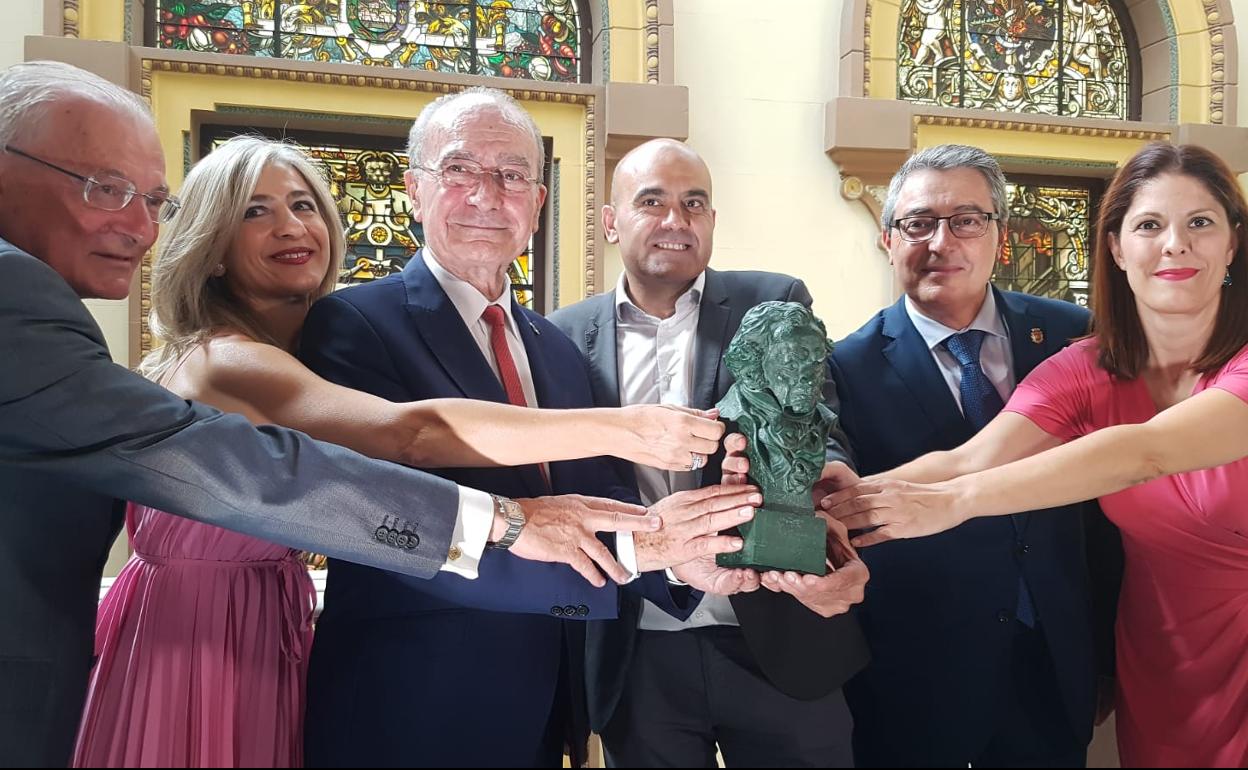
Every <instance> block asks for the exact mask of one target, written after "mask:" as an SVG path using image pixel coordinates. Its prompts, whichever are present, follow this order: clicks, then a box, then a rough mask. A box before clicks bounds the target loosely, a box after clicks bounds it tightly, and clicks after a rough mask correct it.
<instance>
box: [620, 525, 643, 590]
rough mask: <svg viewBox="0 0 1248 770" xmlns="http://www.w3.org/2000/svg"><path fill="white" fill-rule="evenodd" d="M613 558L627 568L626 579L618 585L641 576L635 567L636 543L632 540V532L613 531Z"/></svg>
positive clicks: (625, 583)
mask: <svg viewBox="0 0 1248 770" xmlns="http://www.w3.org/2000/svg"><path fill="white" fill-rule="evenodd" d="M615 560H616V561H618V562H619V563H620V566H621V567H623V568H624V569H626V570H628V580H625V581H624V582H623V583H620V585H627V584H629V583H631V582H633V581H634V580H636V579H637V578H639V577H641V571H640V570H638V569H637V544H636V543H635V542H633V533H632V532H616V533H615Z"/></svg>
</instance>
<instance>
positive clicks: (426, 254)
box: [422, 248, 537, 579]
mask: <svg viewBox="0 0 1248 770" xmlns="http://www.w3.org/2000/svg"><path fill="white" fill-rule="evenodd" d="M422 254H423V258H424V260H425V265H426V266H427V267H428V268H429V272H431V273H433V278H434V280H436V281H437V282H438V285H439V286H441V287H442V291H444V292H446V296H447V297H449V298H450V300H451V304H452V305H454V306H455V309H456V310H458V311H459V315H460V317H461V318H463V320H464V326H466V327H467V328H468V331H469V332H470V333H471V334H472V338H473V340H475V341H476V343H477V347H478V348H480V350H481V355H482V356H484V357H485V360H486V361H488V362H489V364H490V368H491V369H492V370H493V371H494V376H495V377H497V376H498V362H497V361H495V360H494V351H493V349H492V348H491V347H490V327H489V324H487V323H486V322H485V319H483V318H482V317H481V316H482V314H483V313H485V309H486V307H488V306H490V305H498V306H499V307H501V308H502V309H503V314H504V316H505V318H506V319H507V324H506V332H507V347H508V348H509V349H510V350H511V357H512V359H514V360H515V362H516V371H517V372H518V373H519V375H520V384H521V387H522V388H523V390H524V398H525V400H526V401H527V402H528V404H529V406H535V405H536V404H537V391H536V390H535V389H534V387H533V371H532V369H530V368H529V356H528V354H527V353H525V350H524V341H523V340H521V339H520V331H519V329H518V328H517V327H516V319H515V317H514V316H512V314H511V281H510V280H509V279H507V278H506V276H504V278H503V281H504V284H503V292H502V294H500V295H499V296H498V297H497V298H496V299H494V300H493V301H491V300H487V299H486V298H485V297H484V296H483V295H482V294H481V292H479V291H477V290H476V288H475V287H473V285H472V284H470V283H468V282H467V281H464V280H461V279H459V278H456V277H455V276H453V275H451V274H450V273H448V272H447V271H446V268H444V267H442V265H440V264H438V260H437V258H436V257H435V256H434V255H433V252H431V251H430V250H429V249H428V248H426V249H424V250H423V251H422ZM499 381H500V382H501V381H502V380H501V378H500V380H499ZM493 526H494V500H493V499H492V498H491V497H490V496H489V495H488V494H486V493H485V492H481V491H479V490H476V489H470V488H468V487H463V486H461V487H460V488H459V518H458V519H457V520H456V522H455V531H454V532H453V533H452V534H451V553H452V554H455V553H457V552H458V554H459V555H458V558H452V559H448V560H447V563H446V564H444V565H443V566H442V569H443V570H446V571H447V572H453V573H455V574H457V575H460V576H462V577H466V578H468V579H475V578H476V577H477V570H478V568H479V566H480V563H481V555H482V554H483V553H484V552H485V545H486V542H487V541H488V540H489V537H490V530H491V529H492V528H493Z"/></svg>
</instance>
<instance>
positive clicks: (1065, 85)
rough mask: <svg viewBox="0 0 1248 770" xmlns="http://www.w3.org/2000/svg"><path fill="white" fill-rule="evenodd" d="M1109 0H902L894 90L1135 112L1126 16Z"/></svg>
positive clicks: (968, 102) (978, 102)
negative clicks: (895, 86) (895, 85)
mask: <svg viewBox="0 0 1248 770" xmlns="http://www.w3.org/2000/svg"><path fill="white" fill-rule="evenodd" d="M1125 18H1126V17H1125V16H1121V15H1120V13H1119V9H1118V8H1117V7H1116V3H1114V2H1112V1H1111V0H902V2H901V12H900V17H899V22H898V23H899V29H898V45H897V97H898V98H899V99H904V100H906V101H910V102H918V103H922V104H935V105H940V106H944V107H965V108H973V109H991V110H1008V111H1013V112H1030V113H1042V114H1047V115H1068V116H1074V117H1086V118H1117V119H1120V120H1125V119H1129V118H1133V117H1135V115H1134V113H1135V112H1136V111H1137V110H1136V109H1135V107H1134V105H1133V102H1136V101H1138V99H1135V98H1133V94H1132V87H1131V78H1132V71H1133V69H1135V68H1134V67H1133V65H1132V60H1133V57H1135V56H1136V52H1135V51H1134V48H1133V46H1132V45H1131V43H1130V42H1129V40H1130V35H1131V32H1130V26H1129V24H1130V22H1129V20H1128V21H1126V22H1125V23H1124V19H1125Z"/></svg>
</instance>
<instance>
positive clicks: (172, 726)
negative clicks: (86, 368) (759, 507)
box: [74, 137, 746, 767]
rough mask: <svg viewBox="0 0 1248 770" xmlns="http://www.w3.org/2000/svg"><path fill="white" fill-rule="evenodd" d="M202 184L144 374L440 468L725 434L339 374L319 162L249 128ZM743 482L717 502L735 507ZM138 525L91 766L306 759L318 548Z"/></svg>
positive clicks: (103, 652) (689, 444)
mask: <svg viewBox="0 0 1248 770" xmlns="http://www.w3.org/2000/svg"><path fill="white" fill-rule="evenodd" d="M485 183H486V184H492V181H491V180H489V179H486V180H485ZM183 196H184V208H183V209H182V211H181V212H179V214H178V216H177V218H175V219H174V220H173V222H172V223H171V224H170V225H169V229H170V232H171V234H172V235H171V236H170V237H169V238H168V239H167V240H166V242H165V243H163V244H162V246H161V250H160V254H159V256H158V258H157V261H156V266H155V270H154V275H153V287H152V293H153V302H154V310H153V320H154V324H153V326H154V328H155V329H156V330H157V332H158V333H159V334H160V335H161V336H162V337H163V338H164V340H165V345H164V346H163V347H162V348H161V349H160V350H158V351H156V352H154V353H152V354H151V355H149V356H148V358H147V359H145V360H144V362H143V366H142V371H143V372H144V373H145V374H146V375H148V376H149V377H151V378H152V379H154V380H157V381H158V382H160V383H161V384H163V385H164V386H166V387H168V388H169V389H170V390H172V391H174V392H176V393H179V394H180V395H182V396H184V397H186V398H189V399H195V400H198V401H202V402H205V403H207V404H210V405H212V406H216V407H218V408H219V409H221V410H223V411H228V412H236V413H240V414H243V415H245V416H247V417H248V418H249V419H251V420H252V421H253V422H255V423H257V424H263V423H271V424H280V425H286V426H289V427H293V428H297V429H299V430H303V431H305V432H307V433H309V434H311V435H313V436H315V437H317V438H320V439H324V440H328V441H333V442H335V443H339V444H343V445H345V446H349V447H351V448H353V449H355V450H357V451H360V452H363V453H365V454H369V455H372V456H374V457H381V458H386V459H390V460H395V461H397V462H403V463H406V464H408V465H415V466H421V467H446V466H482V465H522V464H529V463H538V462H555V461H558V460H567V459H575V458H580V457H595V456H598V455H614V456H617V457H622V458H625V459H628V460H630V461H632V462H640V463H643V464H647V465H652V466H656V467H662V468H667V469H669V470H687V469H688V466H689V462H690V457H691V453H698V454H706V453H710V452H714V451H715V450H716V447H717V439H718V438H719V436H720V435H721V433H722V432H723V428H722V426H721V425H720V424H719V423H718V422H716V421H715V420H713V419H707V417H706V416H702V415H696V414H689V413H687V412H685V411H682V410H677V409H672V408H667V407H662V406H637V407H628V408H626V409H575V410H537V409H525V408H520V407H514V406H510V405H504V404H495V403H489V402H483V401H466V400H459V399H443V400H430V401H424V402H420V403H411V404H396V403H391V402H389V401H385V400H383V399H380V398H376V397H374V396H371V395H368V394H364V393H359V392H356V391H352V390H349V389H347V388H342V387H339V386H337V385H333V384H331V383H328V382H326V381H324V380H322V379H320V378H319V377H317V376H316V375H315V374H313V373H312V372H310V371H309V370H307V369H306V368H304V366H303V365H302V364H300V363H299V362H298V361H297V360H296V359H295V358H294V356H293V355H291V351H292V350H293V349H294V348H295V343H296V340H297V338H298V335H299V329H300V327H301V326H302V323H303V319H304V317H305V316H306V314H307V311H308V307H309V306H310V305H311V303H312V302H313V301H314V300H316V299H317V298H319V297H321V296H323V295H324V294H326V293H328V292H329V291H330V290H331V289H332V288H333V287H334V283H335V279H336V277H337V272H338V271H337V266H338V265H340V264H341V263H342V258H343V253H344V250H345V248H346V244H345V240H344V238H343V234H342V226H341V224H340V223H339V222H338V219H337V209H336V207H335V204H334V201H333V198H332V197H331V196H330V193H329V190H328V188H327V187H326V185H325V183H324V182H323V181H322V180H321V178H320V177H319V175H318V173H317V171H316V169H315V168H314V167H313V166H312V165H311V164H310V163H309V161H308V159H307V158H306V157H305V156H304V155H303V154H302V153H301V152H300V151H299V150H298V149H297V148H295V147H294V146H292V145H286V144H281V143H277V142H271V141H268V140H264V139H259V138H255V137H239V138H235V139H232V140H230V141H229V142H227V143H225V144H224V145H223V146H222V147H220V148H218V149H217V150H215V151H214V152H213V153H212V154H210V155H208V156H207V157H206V158H205V159H204V160H202V161H200V162H199V164H197V165H196V167H195V168H194V169H193V170H192V171H191V173H190V174H189V175H188V176H187V179H186V183H185V185H184V186H183ZM740 491H741V490H739V489H738V490H725V492H726V494H724V495H723V496H722V497H719V498H718V499H717V500H716V501H714V502H713V503H712V504H709V505H707V506H706V507H707V508H713V509H716V510H721V509H728V510H735V509H737V508H739V507H740V506H742V505H745V504H746V496H745V495H744V494H735V495H734V494H727V493H728V492H735V493H739V492H740ZM699 494H700V493H698V492H692V493H680V495H675V496H673V498H669V499H675V498H680V499H681V500H691V499H693V497H694V496H697V495H699ZM682 495H684V496H685V497H681V496H682ZM586 500H587V504H589V503H592V500H589V499H586ZM126 526H127V531H128V533H129V535H130V540H131V544H132V545H133V547H134V556H133V557H132V558H131V559H130V561H129V562H128V563H127V564H126V566H125V568H124V569H123V570H122V572H121V574H120V575H119V576H118V578H117V581H116V582H115V583H114V584H113V587H112V589H111V590H110V591H109V592H108V595H107V596H106V597H105V599H104V601H103V603H102V604H101V606H100V613H99V619H98V622H97V626H96V652H97V654H98V657H99V660H98V663H97V664H96V667H95V669H94V670H93V671H92V676H91V681H90V689H89V691H88V696H87V704H86V708H85V711H84V714H83V721H82V726H81V728H80V731H79V738H78V745H77V748H76V750H75V753H74V765H75V766H76V767H123V766H124V767H136V766H144V767H152V766H156V767H161V766H163V767H290V766H298V765H300V764H301V763H302V754H303V735H302V725H303V693H304V675H305V666H306V663H307V653H308V649H309V645H310V643H311V629H312V626H311V620H312V611H313V607H314V603H315V600H316V592H315V590H314V589H313V586H312V582H311V580H310V579H309V578H308V575H307V571H306V570H305V569H304V567H303V566H302V564H301V563H300V561H299V558H298V554H297V553H295V552H294V551H292V550H291V549H289V548H286V547H284V546H280V545H275V544H273V543H267V542H264V541H261V540H256V539H254V538H251V537H247V536H245V535H240V534H237V533H234V532H229V531H227V530H224V529H219V528H217V527H213V526H210V525H207V524H200V523H198V522H194V521H191V520H189V519H184V518H182V517H179V516H172V515H170V514H167V513H164V512H162V511H158V510H154V509H152V508H147V507H144V506H138V505H133V504H132V505H131V506H130V507H129V509H128V510H127V514H126ZM587 569H589V570H591V571H592V570H594V567H593V566H592V565H590V566H589V567H587Z"/></svg>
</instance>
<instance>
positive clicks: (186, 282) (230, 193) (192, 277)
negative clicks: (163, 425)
mask: <svg viewBox="0 0 1248 770" xmlns="http://www.w3.org/2000/svg"><path fill="white" fill-rule="evenodd" d="M270 166H286V167H288V168H292V169H294V170H295V171H297V172H298V173H299V175H300V176H302V177H303V179H304V181H305V182H307V184H308V191H309V192H311V193H312V197H313V198H314V199H315V200H316V208H317V212H318V213H319V214H320V215H321V219H322V220H323V221H324V222H325V225H326V227H327V228H328V230H329V257H330V259H329V268H328V269H327V270H326V271H325V275H324V277H323V278H322V279H321V283H320V285H319V286H318V287H317V289H316V290H315V291H314V292H313V293H312V294H311V295H309V296H308V297H307V302H308V305H309V306H310V305H311V304H312V302H314V301H316V300H317V299H320V298H321V297H323V296H325V295H326V294H328V293H329V292H331V291H333V288H334V285H335V283H336V281H337V278H338V268H339V266H340V265H341V264H342V259H343V255H344V254H345V252H346V237H345V235H344V233H343V229H342V222H341V221H340V220H339V219H338V209H337V205H336V204H335V203H334V198H333V195H332V194H331V193H330V191H329V185H328V184H327V183H326V182H325V179H324V178H323V177H322V175H321V173H320V172H319V171H318V170H317V168H316V166H314V165H313V164H312V161H310V160H309V159H308V157H307V155H305V154H304V152H303V150H301V149H300V148H299V147H298V146H297V145H294V144H288V143H285V142H277V141H273V140H272V139H265V138H263V137H258V136H236V137H233V138H232V139H230V140H229V141H227V142H225V143H223V144H222V145H221V146H220V147H218V148H217V149H216V150H214V151H212V152H211V153H209V154H208V155H207V156H205V157H204V158H203V159H202V160H200V161H199V162H198V163H196V164H195V167H194V168H192V169H191V172H190V173H189V174H187V175H186V181H185V182H184V183H183V185H182V208H181V209H180V210H179V211H178V213H177V215H176V216H175V217H174V218H173V220H172V221H171V222H170V223H169V225H168V227H166V228H165V232H166V233H167V234H168V236H167V238H166V239H165V240H164V241H163V242H162V243H161V245H160V248H159V249H158V252H157V255H156V260H155V262H154V264H153V265H152V311H151V314H150V316H149V320H150V323H151V327H152V331H153V333H154V334H155V336H156V337H158V338H159V339H161V340H162V341H163V342H164V344H163V345H162V346H161V347H160V348H159V349H157V350H155V351H153V352H152V353H149V354H148V355H147V357H146V358H144V359H143V362H142V363H141V364H140V365H139V373H140V374H142V375H144V376H145V377H148V378H149V379H152V380H156V381H160V379H161V378H162V377H163V376H164V375H165V374H166V373H167V372H169V371H170V370H171V369H172V368H173V367H174V365H175V364H177V362H178V361H180V360H181V359H182V357H183V356H184V355H185V354H186V352H187V351H188V350H190V349H191V348H192V347H194V346H195V345H197V344H199V343H201V342H203V341H204V340H205V339H207V338H208V337H211V336H212V335H213V334H215V333H219V332H220V331H222V330H223V329H230V330H233V331H237V332H242V333H243V334H246V335H247V336H249V337H251V338H252V339H254V340H256V341H258V342H266V343H269V344H271V345H278V342H277V341H276V340H274V339H273V338H272V337H271V336H270V335H269V334H267V333H266V332H265V331H264V329H263V328H262V327H261V326H260V324H259V323H257V322H256V320H255V319H254V318H253V317H252V315H251V313H250V312H248V310H247V308H246V307H245V306H243V304H242V303H241V302H239V300H238V298H237V297H235V296H234V294H233V292H231V291H230V288H229V285H228V284H227V283H226V280H225V278H223V277H217V276H215V275H214V274H213V270H214V268H215V267H216V266H217V264H218V263H221V262H224V261H225V255H226V253H227V252H228V251H229V249H230V246H231V244H233V242H234V238H235V236H237V234H238V230H239V227H240V226H241V225H242V222H243V215H244V213H245V212H246V211H247V206H248V204H249V203H250V202H251V196H252V195H253V194H254V193H255V191H256V185H257V184H259V182H260V176H261V175H262V174H263V173H264V171H265V169H267V168H268V167H270ZM278 346H279V347H280V345H278Z"/></svg>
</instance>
